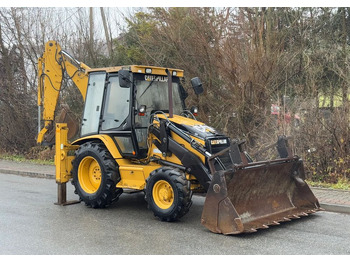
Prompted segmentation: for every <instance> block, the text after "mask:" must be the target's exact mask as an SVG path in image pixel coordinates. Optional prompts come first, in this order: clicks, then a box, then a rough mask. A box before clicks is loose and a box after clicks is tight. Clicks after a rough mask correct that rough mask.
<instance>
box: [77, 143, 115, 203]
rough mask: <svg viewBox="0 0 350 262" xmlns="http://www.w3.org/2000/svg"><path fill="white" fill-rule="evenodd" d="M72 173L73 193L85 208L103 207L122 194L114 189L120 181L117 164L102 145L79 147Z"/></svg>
mask: <svg viewBox="0 0 350 262" xmlns="http://www.w3.org/2000/svg"><path fill="white" fill-rule="evenodd" d="M72 173H73V185H74V186H75V189H76V190H75V193H77V194H78V195H79V197H80V199H81V200H83V201H84V202H85V204H86V205H87V206H91V207H93V208H100V207H105V206H107V205H110V204H111V203H112V202H113V201H114V200H116V199H117V198H118V197H119V195H120V194H121V193H122V189H117V188H116V184H117V183H118V182H119V180H120V177H119V174H118V171H117V163H116V162H115V160H114V159H113V157H112V156H111V154H110V153H109V151H108V150H107V148H106V147H105V146H104V145H103V144H102V143H97V142H87V143H85V144H83V145H81V146H80V148H79V149H78V150H77V151H76V153H75V158H74V161H73V169H72Z"/></svg>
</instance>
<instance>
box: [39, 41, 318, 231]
mask: <svg viewBox="0 0 350 262" xmlns="http://www.w3.org/2000/svg"><path fill="white" fill-rule="evenodd" d="M38 70H39V72H38V77H39V79H38V80H39V86H38V105H39V109H40V110H39V116H40V119H41V122H44V125H43V128H42V129H41V130H40V132H39V135H38V138H37V142H38V143H39V144H45V142H49V141H50V139H51V138H50V137H52V135H50V132H51V131H54V132H55V142H54V143H55V148H56V149H55V150H56V155H55V165H56V182H57V184H58V204H60V205H66V204H69V202H67V200H66V183H67V182H68V181H70V180H72V183H73V185H74V187H75V192H76V193H77V194H78V195H79V197H80V200H81V201H83V202H85V204H86V205H88V206H91V207H93V208H103V207H107V206H108V205H110V204H111V203H112V202H113V201H116V200H117V199H118V198H119V196H120V195H121V194H122V193H123V192H134V191H135V192H137V191H141V192H142V191H143V192H144V193H145V199H146V201H147V204H148V208H149V209H150V210H151V211H152V212H153V213H154V215H155V216H156V217H158V218H159V219H160V220H162V221H174V220H178V219H179V218H181V217H182V216H184V215H185V214H186V213H187V212H188V211H189V209H190V207H191V204H192V200H191V198H192V194H193V193H196V192H206V199H205V204H204V207H203V213H202V219H201V223H202V224H203V225H204V226H205V227H207V228H208V229H209V230H210V231H212V232H215V233H222V234H239V233H243V232H255V231H256V230H257V229H260V228H268V227H269V225H278V224H279V222H282V221H289V220H291V219H294V218H299V217H300V216H307V215H308V214H310V213H314V212H316V211H318V210H321V209H320V205H319V203H318V200H317V199H316V198H315V196H314V195H313V193H312V192H311V190H310V188H309V187H308V185H307V184H306V183H305V181H304V170H303V162H302V160H301V159H300V158H299V157H297V156H294V155H292V153H291V150H290V148H289V147H288V140H287V139H286V137H284V136H281V137H279V138H278V142H277V150H278V152H279V156H280V157H279V158H278V159H276V160H271V161H262V162H254V161H253V160H252V159H251V157H250V156H249V155H248V154H247V153H246V152H245V151H244V150H243V143H242V142H241V141H237V140H234V139H232V140H231V139H230V138H229V137H227V136H226V135H224V134H221V133H219V132H218V131H216V130H215V129H213V128H212V127H209V126H207V125H205V124H204V123H201V122H199V121H197V120H196V118H195V114H196V108H192V109H191V110H187V109H186V106H185V99H186V97H187V93H186V92H185V90H184V88H183V87H182V85H181V81H180V80H181V79H182V78H183V74H184V72H183V70H179V69H172V68H161V67H154V66H140V65H131V66H116V67H108V68H94V69H92V68H89V67H88V66H87V65H85V64H83V63H81V62H79V61H77V60H76V59H74V58H73V57H72V56H71V55H69V54H68V53H67V52H65V51H64V50H61V47H60V46H59V45H58V43H57V42H55V41H49V42H48V43H47V44H46V46H45V52H44V54H43V56H42V57H41V58H39V65H38ZM64 77H68V78H70V79H71V80H72V81H73V82H74V83H75V85H76V87H77V88H78V89H79V91H80V93H81V95H82V98H83V100H84V106H85V107H84V112H83V117H82V124H81V126H80V138H79V139H77V140H75V141H74V142H69V138H70V137H72V134H69V133H68V131H69V130H78V129H79V128H76V125H75V127H74V124H76V121H75V120H72V119H73V118H69V117H61V118H60V120H59V121H62V122H65V121H66V120H67V122H68V124H67V123H56V122H55V110H56V106H57V104H58V98H59V94H60V91H61V85H62V80H63V78H64ZM191 82H192V86H193V88H194V91H195V93H196V94H200V93H202V92H203V87H202V84H201V82H200V80H199V78H193V79H192V80H191ZM67 115H69V114H67V113H65V116H67ZM39 121H40V120H39ZM71 126H73V127H71ZM39 128H40V125H39ZM71 133H72V132H71ZM73 133H74V132H73Z"/></svg>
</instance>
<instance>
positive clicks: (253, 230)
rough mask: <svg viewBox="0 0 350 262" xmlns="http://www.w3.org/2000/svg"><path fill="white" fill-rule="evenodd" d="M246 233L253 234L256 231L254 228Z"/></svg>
mask: <svg viewBox="0 0 350 262" xmlns="http://www.w3.org/2000/svg"><path fill="white" fill-rule="evenodd" d="M248 232H250V233H254V232H257V230H256V229H255V228H251V229H249V230H248Z"/></svg>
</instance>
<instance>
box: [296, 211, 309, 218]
mask: <svg viewBox="0 0 350 262" xmlns="http://www.w3.org/2000/svg"><path fill="white" fill-rule="evenodd" d="M298 215H299V216H302V217H307V216H309V215H308V214H307V213H305V212H302V213H300V214H298Z"/></svg>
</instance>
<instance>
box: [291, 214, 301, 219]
mask: <svg viewBox="0 0 350 262" xmlns="http://www.w3.org/2000/svg"><path fill="white" fill-rule="evenodd" d="M292 218H295V219H298V218H300V217H299V216H297V215H292Z"/></svg>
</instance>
